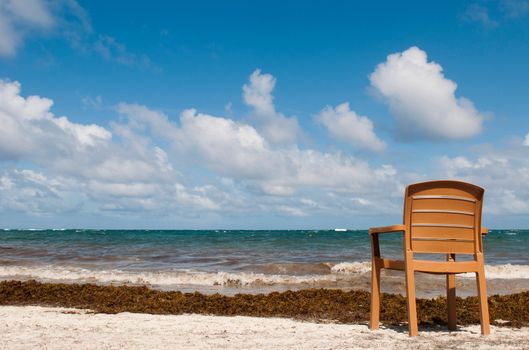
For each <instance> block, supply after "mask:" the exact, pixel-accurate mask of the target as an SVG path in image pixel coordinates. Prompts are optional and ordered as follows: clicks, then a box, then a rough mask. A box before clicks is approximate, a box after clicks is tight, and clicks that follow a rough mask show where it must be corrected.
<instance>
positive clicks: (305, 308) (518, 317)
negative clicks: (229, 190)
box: [0, 281, 529, 327]
mask: <svg viewBox="0 0 529 350" xmlns="http://www.w3.org/2000/svg"><path fill="white" fill-rule="evenodd" d="M369 298H370V295H369V293H368V292H366V291H342V290H333V289H308V290H300V291H286V292H281V293H279V292H273V293H269V294H257V295H253V294H236V295H234V296H225V295H220V294H213V295H205V294H201V293H198V292H195V293H182V292H178V291H159V290H154V289H150V288H148V287H146V286H141V287H131V286H100V285H94V284H60V283H58V284H54V283H53V284H52V283H40V282H36V281H26V282H21V281H4V282H0V305H42V306H60V307H71V308H81V309H90V310H93V311H94V312H98V313H119V312H137V313H150V314H174V315H178V314H190V313H193V314H206V315H224V316H234V315H241V316H257V317H289V318H295V319H301V320H310V321H325V322H327V321H332V322H339V323H366V322H368V320H369ZM489 307H490V315H491V323H492V324H495V325H499V326H511V327H522V326H529V292H522V293H517V294H511V295H501V296H500V295H493V296H490V297H489ZM417 310H418V317H419V323H420V324H421V325H445V324H446V322H447V319H446V298H444V297H439V298H436V299H418V300H417ZM380 319H381V321H382V322H383V323H384V324H386V325H399V324H403V323H405V322H406V299H405V298H404V297H403V296H401V295H393V294H384V295H383V297H382V304H381V315H380ZM457 320H458V324H459V325H468V324H478V323H479V311H478V300H477V298H476V297H467V298H457Z"/></svg>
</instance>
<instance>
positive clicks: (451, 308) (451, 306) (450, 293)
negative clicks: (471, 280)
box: [446, 254, 457, 331]
mask: <svg viewBox="0 0 529 350" xmlns="http://www.w3.org/2000/svg"><path fill="white" fill-rule="evenodd" d="M446 260H447V261H455V254H447V255H446ZM446 301H447V304H448V312H447V314H448V315H447V316H448V329H449V330H451V331H454V330H456V328H457V314H456V275H455V274H453V273H449V274H447V275H446Z"/></svg>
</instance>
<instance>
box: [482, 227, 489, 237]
mask: <svg viewBox="0 0 529 350" xmlns="http://www.w3.org/2000/svg"><path fill="white" fill-rule="evenodd" d="M481 234H482V235H488V234H489V229H488V228H486V227H482V228H481Z"/></svg>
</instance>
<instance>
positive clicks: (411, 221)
mask: <svg viewBox="0 0 529 350" xmlns="http://www.w3.org/2000/svg"><path fill="white" fill-rule="evenodd" d="M484 192H485V190H484V189H482V188H481V187H478V186H475V185H472V184H469V183H465V182H460V181H449V180H445V181H429V182H422V183H416V184H413V185H409V186H408V187H407V188H406V194H405V198H404V220H403V221H404V225H394V226H386V227H373V228H370V229H369V235H370V237H371V247H372V276H371V277H372V279H371V282H372V283H371V320H370V323H369V328H370V329H372V330H375V329H378V325H379V318H380V270H381V269H390V270H402V271H404V272H405V276H406V297H407V309H408V327H409V334H410V336H416V335H418V326H417V309H416V301H415V277H414V274H415V272H427V273H433V274H445V275H446V296H447V300H448V328H449V329H450V330H455V329H456V303H455V302H456V300H455V299H456V284H455V282H456V279H455V274H457V273H464V272H474V273H476V280H477V290H478V296H479V304H480V322H481V333H482V334H483V335H488V334H489V333H490V326H489V310H488V304H487V290H486V283H485V264H484V261H483V243H482V240H481V235H482V234H487V233H488V230H487V229H486V228H484V227H483V228H482V227H481V208H482V201H483V193H484ZM389 232H403V233H404V234H403V240H404V261H397V260H390V259H383V258H382V257H381V256H380V246H379V235H380V234H383V233H389ZM416 253H429V254H430V253H431V254H446V261H435V260H417V259H416V258H415V257H414V254H416ZM456 254H469V255H473V259H472V260H471V261H462V262H456V261H455V260H456V259H455V258H456Z"/></svg>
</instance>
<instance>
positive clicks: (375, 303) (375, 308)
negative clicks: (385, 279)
mask: <svg viewBox="0 0 529 350" xmlns="http://www.w3.org/2000/svg"><path fill="white" fill-rule="evenodd" d="M379 320H380V267H379V266H378V265H377V263H376V262H375V259H373V263H372V266H371V319H370V321H369V328H370V329H371V330H373V331H374V330H377V329H378V324H379Z"/></svg>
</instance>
